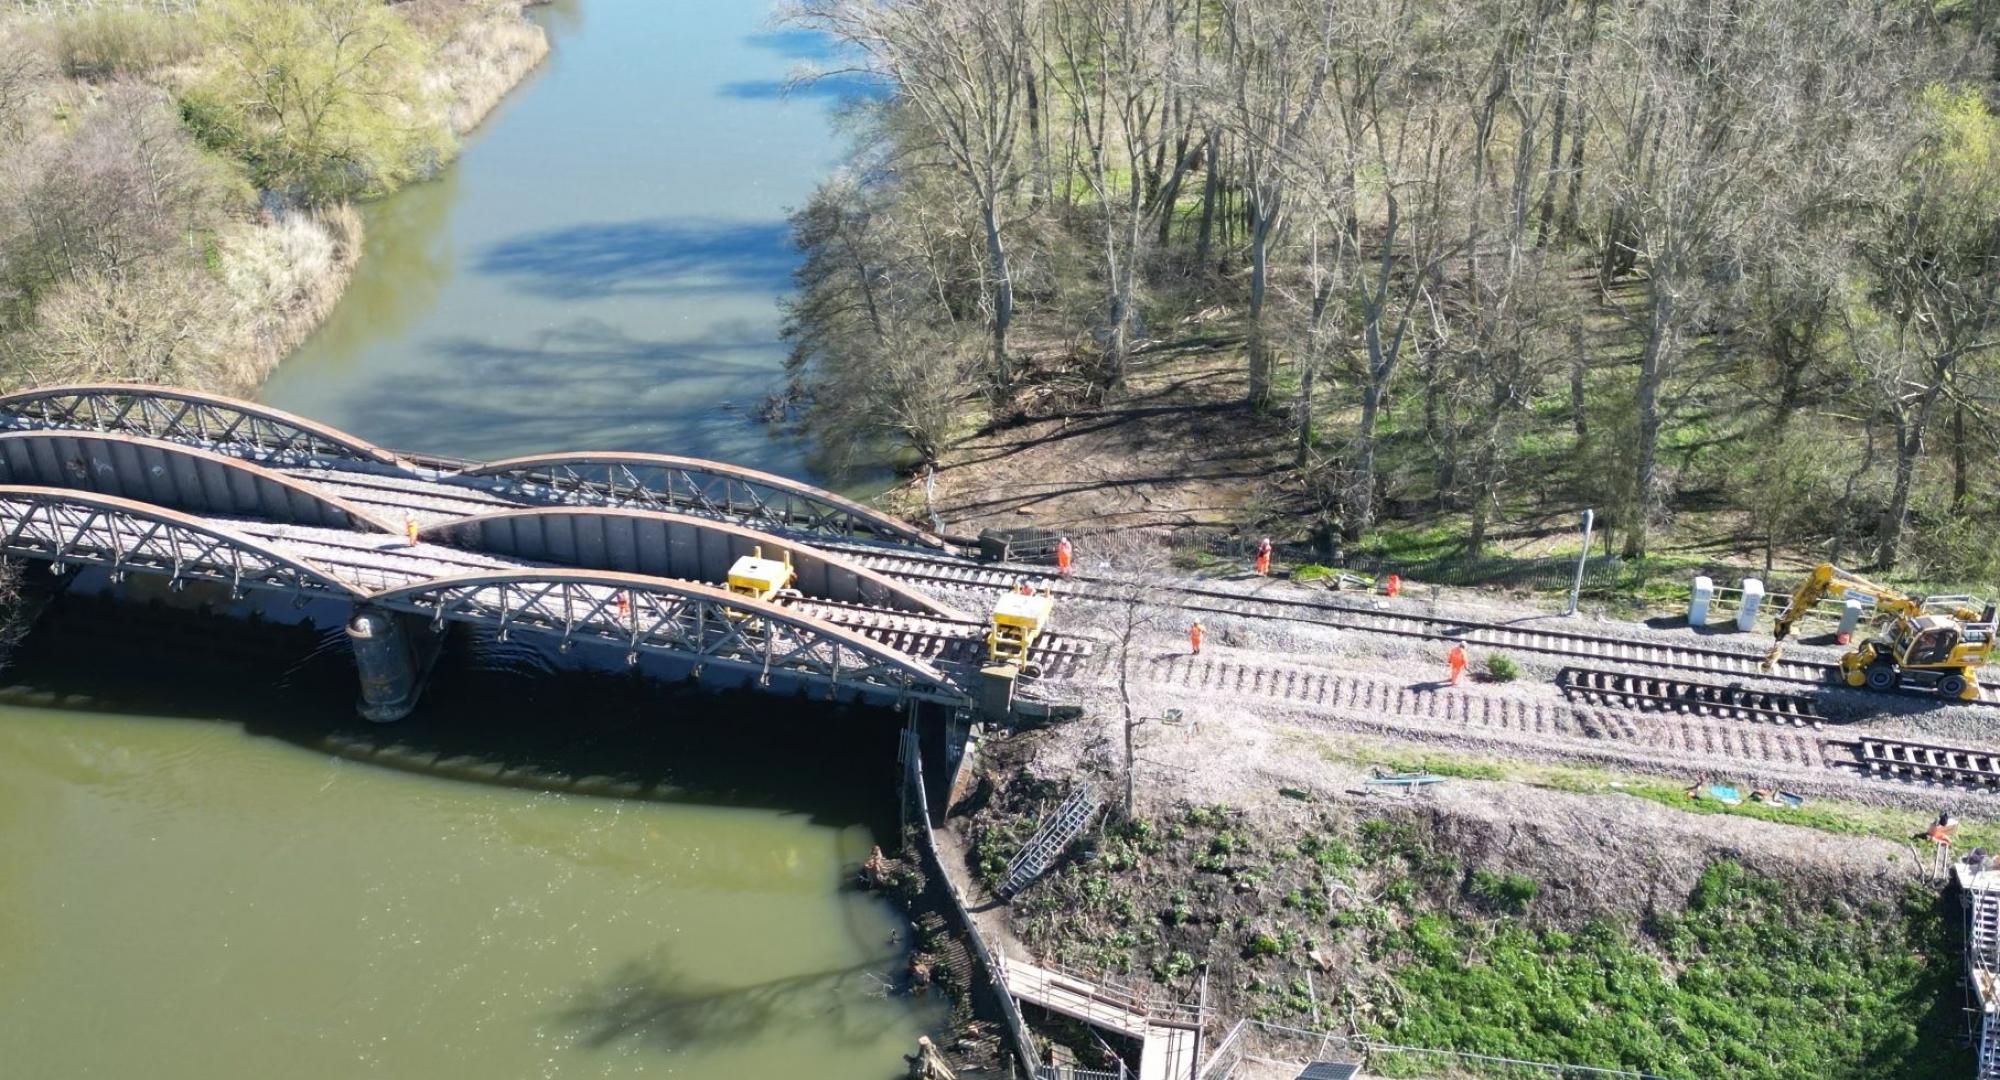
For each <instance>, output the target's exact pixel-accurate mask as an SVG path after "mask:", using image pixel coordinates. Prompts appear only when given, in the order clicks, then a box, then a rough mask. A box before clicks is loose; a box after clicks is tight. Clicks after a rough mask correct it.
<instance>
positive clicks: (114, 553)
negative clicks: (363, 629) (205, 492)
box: [0, 485, 365, 600]
mask: <svg viewBox="0 0 2000 1080" xmlns="http://www.w3.org/2000/svg"><path fill="white" fill-rule="evenodd" d="M0 550H4V551H5V552H6V553H7V554H8V555H13V556H16V557H22V558H29V559H37V560H41V561H45V562H47V563H49V565H50V566H51V567H53V568H54V569H55V570H56V571H57V572H58V573H60V572H62V570H63V569H65V568H67V567H68V566H70V565H71V564H76V565H80V566H101V567H105V568H106V569H108V570H109V571H110V572H111V575H112V577H113V579H114V580H116V579H122V578H123V577H124V575H125V574H126V573H128V572H138V573H145V574H163V575H165V576H166V577H167V579H168V580H169V581H172V582H181V581H211V582H217V583H219V584H223V585H227V586H229V587H230V590H231V591H232V592H233V593H241V591H242V590H244V589H253V588H256V589H275V590H279V591H282V592H288V593H297V594H309V595H310V594H318V595H324V596H331V597H337V598H340V599H344V600H360V599H362V598H363V596H364V595H365V594H364V593H363V591H362V590H361V589H359V588H356V587H355V586H353V585H351V584H349V583H347V582H345V581H342V580H340V579H339V578H336V577H334V576H333V575H332V574H330V573H328V572H327V571H326V570H325V569H323V568H321V567H318V566H315V565H313V564H312V563H311V562H308V561H306V560H304V559H299V558H296V557H294V556H291V555H287V554H285V553H284V552H282V551H278V550H276V549H274V548H272V547H271V546H270V545H269V544H266V543H264V542H263V541H261V540H257V539H255V538H253V537H251V536H248V535H246V534H244V533H241V532H238V531H236V530H234V529H230V528H228V527H226V526H223V525H219V524H217V523H216V522H213V521H210V520H207V519H204V518H198V517H195V516H193V515H191V514H183V513H181V512H180V511H178V510H168V509H165V508H163V507H158V506H152V505H149V504H147V503H142V502H135V501H133V500H131V499H122V498H119V497H117V496H115V495H99V494H95V493H93V492H84V491H72V490H70V489H67V488H45V487H27V486H19V485H4V486H0Z"/></svg>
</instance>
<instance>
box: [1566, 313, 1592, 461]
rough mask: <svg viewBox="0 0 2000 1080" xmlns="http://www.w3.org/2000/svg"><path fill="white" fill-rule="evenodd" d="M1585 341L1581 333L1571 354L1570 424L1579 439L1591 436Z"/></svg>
mask: <svg viewBox="0 0 2000 1080" xmlns="http://www.w3.org/2000/svg"><path fill="white" fill-rule="evenodd" d="M1585 370H1586V369H1585V366H1584V362H1583V341H1582V339H1581V336H1580V335H1579V336H1578V338H1577V340H1576V341H1575V344H1574V345H1573V346H1572V348H1571V350H1570V354H1569V424H1570V427H1571V428H1572V429H1573V430H1574V431H1575V432H1576V437H1577V439H1578V440H1579V441H1581V440H1583V439H1585V438H1588V437H1589V436H1590V417H1589V414H1588V413H1587V412H1585V410H1584V403H1583V376H1584V373H1585Z"/></svg>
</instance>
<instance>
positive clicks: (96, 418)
mask: <svg viewBox="0 0 2000 1080" xmlns="http://www.w3.org/2000/svg"><path fill="white" fill-rule="evenodd" d="M0 423H4V424H5V425H6V426H8V427H13V428H58V429H61V430H65V431H102V432H121V433H125V434H130V435H144V436H146V437H148V438H154V439H164V440H167V441H169V442H178V443H185V444H187V445H190V446H197V447H201V448H203V449H210V450H215V449H221V450H226V451H229V452H233V453H237V454H241V455H243V456H245V457H251V458H254V459H256V460H259V461H264V462H267V463H274V464H278V465H287V466H306V465H318V464H343V465H347V466H351V467H352V466H359V467H363V468H370V469H393V470H396V471H407V466H406V465H405V464H404V463H403V462H402V461H401V460H400V459H398V458H397V457H396V455H395V454H393V453H390V452H389V451H387V450H384V449H382V448H381V447H378V446H375V445H373V444H371V443H368V442H365V441H363V440H361V439H358V438H356V437H355V436H353V435H349V434H347V433H346V432H344V431H340V430H338V429H335V428H331V427H328V426H326V425H325V424H320V423H316V422H314V421H311V420H307V419H306V418H304V417H302V416H294V415H292V414H291V413H288V412H284V411H282V410H279V409H273V408H270V407H268V406H264V405H259V404H256V403H255V402H250V401H240V400H238V399H236V398H230V397H223V396H221V395H219V394H205V393H202V392H200V391H197V390H182V389H177V388H173V387H163V386H141V385H135V384H128V383H79V384H75V385H71V386H50V387H43V388H40V389H35V390H23V391H20V392H19V393H13V394H4V395H0Z"/></svg>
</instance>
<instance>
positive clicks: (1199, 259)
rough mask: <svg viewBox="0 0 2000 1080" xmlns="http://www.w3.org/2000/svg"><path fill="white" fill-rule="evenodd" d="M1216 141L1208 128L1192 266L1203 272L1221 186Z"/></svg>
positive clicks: (1220, 166)
mask: <svg viewBox="0 0 2000 1080" xmlns="http://www.w3.org/2000/svg"><path fill="white" fill-rule="evenodd" d="M1216 141H1217V140H1216V136H1215V129H1214V128H1209V129H1208V137H1207V140H1206V143H1207V149H1206V150H1205V151H1204V156H1205V157H1206V164H1205V165H1203V168H1204V169H1205V170H1206V173H1207V175H1206V176H1204V177H1203V178H1202V183H1201V231H1200V233H1198V234H1197V235H1196V239H1195V244H1194V264H1195V265H1196V266H1197V267H1200V268H1202V269H1203V270H1206V269H1207V268H1208V250H1209V241H1210V239H1211V238H1212V237H1213V236H1214V234H1215V199H1216V196H1217V194H1218V190H1217V189H1218V188H1219V187H1220V186H1221V184H1222V163H1221V162H1219V161H1217V160H1216V158H1215V151H1216Z"/></svg>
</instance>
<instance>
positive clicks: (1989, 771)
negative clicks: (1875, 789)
mask: <svg viewBox="0 0 2000 1080" xmlns="http://www.w3.org/2000/svg"><path fill="white" fill-rule="evenodd" d="M1827 747H1828V749H1834V748H1840V749H1843V750H1845V751H1846V752H1848V753H1849V754H1851V755H1852V757H1851V758H1850V759H1847V760H1841V759H1835V760H1834V764H1838V765H1844V766H1846V767H1848V768H1851V769H1855V770H1857V771H1859V772H1860V773H1861V774H1862V775H1863V776H1868V777H1872V778H1875V779H1879V780H1900V781H1906V782H1908V781H1915V782H1918V783H1933V784H1938V783H1942V784H1962V785H1966V786H1968V787H1977V788H1983V789H1988V790H1990V789H1995V788H2000V752H1994V751H1990V750H1971V749H1967V748H1965V747H1962V746H1936V745H1933V744H1930V743H1919V742H1907V741H1905V740H1902V739H1878V738H1873V737H1866V736H1864V737H1862V738H1859V739H1854V740H1851V741H1844V742H1829V743H1828V744H1827Z"/></svg>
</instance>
